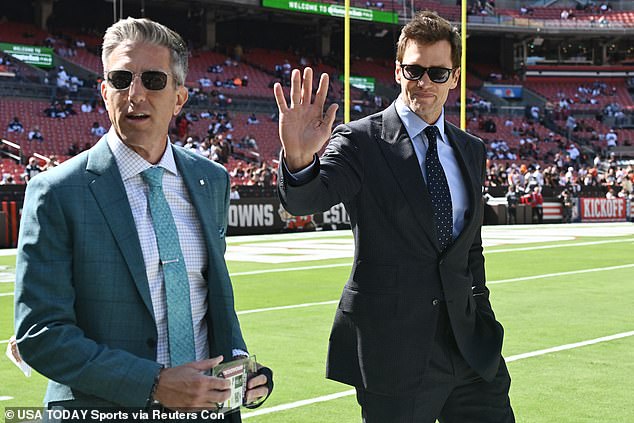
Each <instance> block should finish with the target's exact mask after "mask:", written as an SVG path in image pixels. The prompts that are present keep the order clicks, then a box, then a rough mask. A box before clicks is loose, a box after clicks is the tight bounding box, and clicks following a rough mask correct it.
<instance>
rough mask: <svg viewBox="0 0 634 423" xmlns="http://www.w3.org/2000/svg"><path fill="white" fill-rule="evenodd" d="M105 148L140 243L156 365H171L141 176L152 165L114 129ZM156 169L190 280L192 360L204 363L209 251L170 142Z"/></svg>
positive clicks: (160, 274)
mask: <svg viewBox="0 0 634 423" xmlns="http://www.w3.org/2000/svg"><path fill="white" fill-rule="evenodd" d="M108 146H109V147H110V150H111V151H112V154H113V155H114V158H115V161H116V163H117V166H118V167H119V172H120V173H121V179H123V185H124V187H125V190H126V194H127V196H128V201H129V202H130V208H131V209H132V215H133V216H134V223H135V224H136V228H137V233H138V236H139V241H140V243H141V251H142V252H143V260H144V261H145V271H146V274H147V279H148V283H149V287H150V296H151V297H152V307H153V309H154V318H155V321H156V329H157V332H158V340H157V351H156V360H157V362H159V363H161V364H164V365H166V366H169V364H170V358H169V347H168V339H167V304H166V299H165V286H164V280H163V271H162V269H161V267H160V266H159V252H158V247H157V245H156V236H155V235H154V227H153V226H152V216H151V214H150V209H149V206H148V199H147V197H148V186H147V184H146V183H145V182H144V181H143V179H142V177H141V172H142V171H144V170H145V169H147V168H149V167H151V166H152V165H151V164H150V163H149V162H147V161H146V160H145V159H143V158H142V157H141V156H139V155H138V154H137V153H135V152H134V151H133V150H132V149H130V148H129V147H127V146H126V145H125V144H123V142H122V141H121V140H120V139H119V137H118V136H117V134H116V132H115V131H114V129H113V128H111V129H110V131H109V132H108ZM158 166H160V167H163V168H164V169H165V170H166V172H165V174H164V176H163V190H164V193H165V198H166V199H167V202H168V203H169V205H170V209H171V211H172V215H173V216H174V222H175V223H176V228H177V230H178V239H179V241H180V245H181V249H182V250H183V256H184V258H185V266H186V268H187V275H188V277H189V289H190V298H191V306H192V320H193V322H192V323H193V325H194V341H195V345H196V359H197V360H202V359H206V358H208V357H209V345H208V342H207V321H206V320H205V315H206V313H207V281H206V280H205V278H204V277H203V273H204V271H205V270H206V266H207V248H206V246H205V240H204V237H203V235H202V233H203V232H202V228H201V227H200V222H199V220H198V215H197V213H196V210H195V208H194V206H193V204H192V202H191V200H190V198H189V194H188V192H187V187H186V186H185V183H184V181H183V178H182V176H181V175H180V174H179V173H178V169H177V168H176V162H175V161H174V153H173V151H172V147H171V144H170V143H169V142H168V148H167V149H165V154H164V155H163V157H162V158H161V160H160V162H159V163H158Z"/></svg>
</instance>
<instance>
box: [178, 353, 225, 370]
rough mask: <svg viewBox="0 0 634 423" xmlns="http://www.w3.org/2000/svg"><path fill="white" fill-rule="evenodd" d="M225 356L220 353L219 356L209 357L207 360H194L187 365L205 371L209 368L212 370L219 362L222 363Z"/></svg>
mask: <svg viewBox="0 0 634 423" xmlns="http://www.w3.org/2000/svg"><path fill="white" fill-rule="evenodd" d="M222 360H224V357H223V356H221V355H219V356H218V357H214V358H208V359H207V360H200V361H194V362H191V363H188V364H185V366H189V367H193V368H194V369H196V370H200V371H201V372H205V371H207V370H211V369H213V368H214V367H216V366H217V365H218V364H220V363H222Z"/></svg>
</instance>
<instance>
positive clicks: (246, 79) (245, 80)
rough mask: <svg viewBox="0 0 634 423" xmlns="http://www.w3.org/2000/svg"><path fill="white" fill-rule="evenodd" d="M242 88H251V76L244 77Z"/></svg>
mask: <svg viewBox="0 0 634 423" xmlns="http://www.w3.org/2000/svg"><path fill="white" fill-rule="evenodd" d="M242 86H243V87H248V86H249V75H244V76H243V77H242Z"/></svg>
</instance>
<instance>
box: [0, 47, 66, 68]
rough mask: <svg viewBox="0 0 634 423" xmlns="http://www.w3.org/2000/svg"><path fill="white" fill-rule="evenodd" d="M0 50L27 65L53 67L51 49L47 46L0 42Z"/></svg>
mask: <svg viewBox="0 0 634 423" xmlns="http://www.w3.org/2000/svg"><path fill="white" fill-rule="evenodd" d="M0 51H3V52H4V53H6V54H9V55H11V56H13V57H15V58H16V59H18V60H21V61H22V62H24V63H27V64H29V65H33V66H38V67H41V68H51V67H53V49H52V48H49V47H38V46H26V45H22V44H11V43H0Z"/></svg>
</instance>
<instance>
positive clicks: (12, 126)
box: [7, 116, 24, 134]
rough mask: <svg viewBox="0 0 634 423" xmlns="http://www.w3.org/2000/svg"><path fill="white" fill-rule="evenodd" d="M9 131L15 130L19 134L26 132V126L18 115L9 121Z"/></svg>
mask: <svg viewBox="0 0 634 423" xmlns="http://www.w3.org/2000/svg"><path fill="white" fill-rule="evenodd" d="M7 132H15V133H17V134H22V133H24V126H23V125H22V122H20V119H19V118H18V117H17V116H16V117H14V118H13V120H12V121H11V122H9V125H7Z"/></svg>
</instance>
